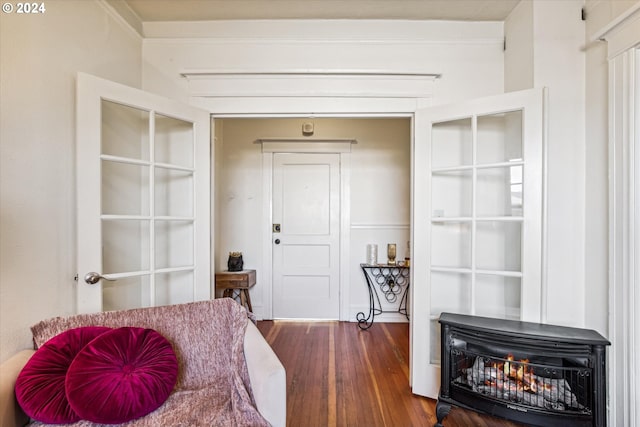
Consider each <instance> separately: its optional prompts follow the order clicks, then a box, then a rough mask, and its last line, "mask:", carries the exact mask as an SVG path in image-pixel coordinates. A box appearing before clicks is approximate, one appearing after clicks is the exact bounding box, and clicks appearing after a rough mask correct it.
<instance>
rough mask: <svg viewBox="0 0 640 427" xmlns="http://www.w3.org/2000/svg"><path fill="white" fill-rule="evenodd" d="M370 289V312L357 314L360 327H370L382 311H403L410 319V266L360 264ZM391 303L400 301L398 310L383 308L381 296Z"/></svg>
mask: <svg viewBox="0 0 640 427" xmlns="http://www.w3.org/2000/svg"><path fill="white" fill-rule="evenodd" d="M360 268H362V273H363V274H364V277H365V279H366V281H367V289H368V290H369V313H364V312H362V311H361V312H360V313H358V314H357V315H356V320H357V321H358V327H359V328H360V329H369V328H370V327H371V325H373V320H374V318H375V317H376V315H378V314H382V313H401V314H404V315H405V317H406V318H407V320H409V313H408V312H407V292H408V290H409V273H410V271H409V266H404V265H389V264H376V265H373V264H360ZM379 295H382V296H383V297H384V299H385V300H386V301H387V302H388V303H390V304H396V303H398V309H397V310H383V309H382V305H381V304H380V296H379ZM398 299H399V300H400V301H399V302H398Z"/></svg>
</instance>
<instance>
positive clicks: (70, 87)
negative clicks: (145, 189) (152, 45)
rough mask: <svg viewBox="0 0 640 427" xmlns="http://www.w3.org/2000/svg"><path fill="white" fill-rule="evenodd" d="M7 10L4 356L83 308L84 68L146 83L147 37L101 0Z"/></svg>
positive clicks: (1, 291)
mask: <svg viewBox="0 0 640 427" xmlns="http://www.w3.org/2000/svg"><path fill="white" fill-rule="evenodd" d="M45 6H46V12H45V13H43V14H41V15H18V14H15V13H14V14H6V13H2V14H0V112H1V120H0V140H1V145H0V192H1V196H0V197H1V198H0V360H5V359H6V358H8V357H9V356H11V355H12V354H13V353H14V352H15V351H16V350H18V349H22V348H28V347H31V346H32V342H31V333H30V331H29V327H30V326H31V325H32V324H34V323H36V322H37V321H39V320H42V319H44V318H48V317H53V316H60V315H66V314H71V313H74V312H75V303H74V301H75V282H74V280H73V277H74V275H75V274H76V271H75V195H74V188H75V172H74V170H75V160H74V159H75V148H74V147H75V75H76V73H77V72H78V71H84V72H87V73H91V74H94V75H97V76H100V77H104V78H108V79H111V80H114V81H118V82H121V83H124V84H127V85H130V86H138V87H139V86H140V77H141V45H142V41H141V38H140V37H139V36H138V35H136V34H135V33H133V32H132V31H131V30H129V29H125V28H124V27H123V26H122V25H121V24H120V23H119V22H120V21H119V18H114V16H113V15H111V14H110V13H109V12H108V10H107V9H106V8H105V7H104V6H103V5H102V3H101V2H98V1H70V0H57V1H55V2H54V1H50V2H45Z"/></svg>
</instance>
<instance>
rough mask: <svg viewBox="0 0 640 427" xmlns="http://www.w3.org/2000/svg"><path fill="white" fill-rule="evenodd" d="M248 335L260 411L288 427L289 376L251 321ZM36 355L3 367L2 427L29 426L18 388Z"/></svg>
mask: <svg viewBox="0 0 640 427" xmlns="http://www.w3.org/2000/svg"><path fill="white" fill-rule="evenodd" d="M215 301H218V300H215ZM195 304H198V303H195ZM81 316H82V315H81ZM89 316H90V315H89ZM98 323H99V322H98ZM110 326H113V325H110ZM56 327H59V326H56ZM146 327H148V326H146ZM32 330H33V328H32ZM244 334H245V335H244V344H243V345H244V353H245V359H246V363H247V370H248V374H249V380H250V384H251V389H252V390H253V396H254V399H255V403H256V407H257V409H258V412H260V414H261V415H262V416H263V417H264V418H265V419H266V420H267V421H268V422H269V423H270V424H271V425H272V426H274V427H285V426H286V375H285V370H284V367H283V366H282V363H281V362H280V360H279V359H278V357H277V356H276V354H275V353H274V352H273V350H272V349H271V347H270V346H269V344H268V343H267V342H266V341H265V339H264V337H263V336H262V334H261V333H260V331H259V330H258V328H257V327H256V326H255V325H254V324H253V323H252V322H250V321H249V322H247V327H246V330H245V333H244ZM203 339H205V337H203ZM34 352H35V350H23V351H20V352H18V353H17V354H15V355H14V356H13V357H11V358H9V359H8V360H6V361H5V362H4V363H2V364H1V365H0V427H17V426H24V425H26V424H28V423H29V419H28V417H27V416H26V415H25V414H24V412H22V410H21V409H20V407H19V405H18V404H17V402H16V398H15V392H14V386H15V381H16V378H17V376H18V374H19V373H20V371H21V370H22V367H23V366H24V365H25V364H26V363H27V361H28V360H29V358H30V357H31V356H32V355H33V354H34Z"/></svg>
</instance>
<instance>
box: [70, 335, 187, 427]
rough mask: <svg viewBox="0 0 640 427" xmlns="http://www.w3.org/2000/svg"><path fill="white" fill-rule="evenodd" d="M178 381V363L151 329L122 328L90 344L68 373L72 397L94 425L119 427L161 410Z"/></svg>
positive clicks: (74, 404)
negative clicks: (115, 426)
mask: <svg viewBox="0 0 640 427" xmlns="http://www.w3.org/2000/svg"><path fill="white" fill-rule="evenodd" d="M177 379H178V360H177V358H176V355H175V353H174V351H173V348H172V347H171V344H170V343H169V341H167V340H166V339H165V338H164V337H163V336H162V335H160V334H159V333H158V332H156V331H154V330H152V329H143V328H132V327H125V328H118V329H113V330H112V331H109V332H106V333H104V334H102V335H100V336H99V337H97V338H96V339H94V340H93V341H91V342H90V343H89V344H87V345H86V346H85V347H84V348H83V349H82V351H81V352H80V353H78V355H77V356H76V358H75V359H74V361H73V363H71V366H70V367H69V371H68V372H67V379H66V383H65V387H66V391H67V399H69V404H70V405H71V408H73V410H74V411H76V413H77V414H78V415H79V416H80V417H81V418H82V419H85V420H88V421H92V422H95V423H104V424H120V423H124V422H127V421H130V420H133V419H136V418H139V417H142V416H144V415H146V414H148V413H149V412H151V411H153V410H155V409H157V408H158V407H159V406H160V405H162V404H163V403H164V401H165V400H167V398H168V397H169V394H171V391H172V390H173V387H174V386H175V384H176V381H177Z"/></svg>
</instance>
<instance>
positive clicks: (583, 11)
mask: <svg viewBox="0 0 640 427" xmlns="http://www.w3.org/2000/svg"><path fill="white" fill-rule="evenodd" d="M580 19H582V20H583V21H586V20H587V11H586V10H584V7H583V8H582V9H580Z"/></svg>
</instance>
